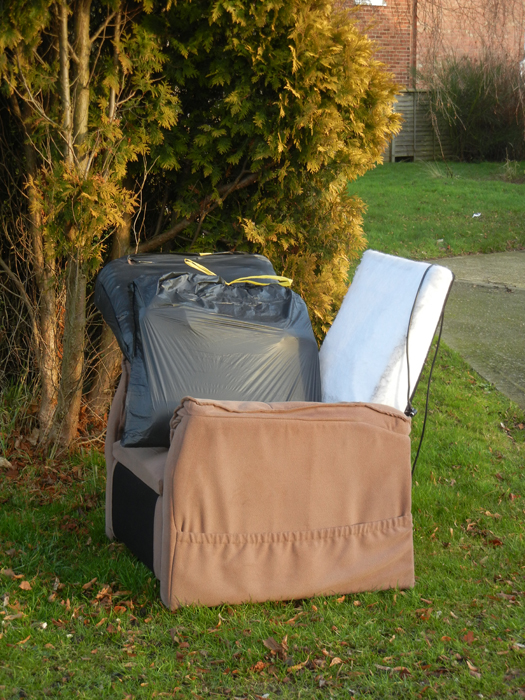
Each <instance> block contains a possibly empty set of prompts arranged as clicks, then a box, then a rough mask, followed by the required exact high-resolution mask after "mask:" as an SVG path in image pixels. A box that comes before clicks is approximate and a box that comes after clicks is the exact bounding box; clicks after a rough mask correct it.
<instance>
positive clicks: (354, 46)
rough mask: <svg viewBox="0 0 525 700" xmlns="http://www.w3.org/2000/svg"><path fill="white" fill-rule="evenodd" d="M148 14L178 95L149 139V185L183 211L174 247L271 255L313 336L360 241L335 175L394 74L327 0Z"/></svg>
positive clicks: (374, 134) (357, 157) (360, 163)
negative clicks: (152, 141)
mask: <svg viewBox="0 0 525 700" xmlns="http://www.w3.org/2000/svg"><path fill="white" fill-rule="evenodd" d="M150 26H151V27H152V28H154V29H155V31H158V32H164V36H165V37H166V41H165V43H166V44H168V43H169V47H167V48H166V52H168V53H169V56H170V58H169V61H168V63H167V64H166V75H167V77H168V79H169V80H170V82H171V83H172V84H176V85H177V86H178V93H177V94H178V97H179V99H180V101H181V114H180V117H179V128H177V129H175V130H171V131H170V132H169V133H167V134H166V137H165V139H164V141H163V144H162V146H161V147H160V149H158V151H155V155H156V156H157V155H158V158H159V160H158V163H159V164H160V165H162V166H163V167H164V168H166V169H167V170H169V172H166V173H165V174H164V175H163V177H162V181H160V179H157V180H155V179H152V180H151V181H150V186H151V190H150V192H149V193H148V195H147V197H148V198H149V200H150V201H151V204H152V206H153V207H154V205H155V202H154V201H152V200H155V199H156V200H157V201H162V200H163V196H162V193H163V191H165V189H166V188H168V190H169V197H168V201H169V204H170V209H171V212H172V220H173V219H175V220H177V219H179V220H180V219H184V218H186V219H190V220H191V225H190V226H189V227H188V228H187V229H185V231H184V235H181V234H179V236H178V238H176V239H175V240H174V242H173V244H172V249H175V250H176V249H187V248H188V246H190V247H193V248H194V249H196V250H202V251H209V250H213V249H217V248H219V249H235V248H237V249H239V248H241V249H242V248H244V249H246V248H251V249H254V250H257V251H259V252H262V253H264V254H266V255H268V256H269V257H270V259H271V260H272V262H273V263H274V264H275V266H276V267H277V268H278V269H279V271H280V272H282V273H283V274H287V275H290V276H293V277H294V278H295V284H296V289H297V290H298V291H300V292H301V293H302V294H303V295H304V296H305V298H306V300H307V303H308V305H309V308H310V310H311V313H312V318H313V321H314V323H315V325H316V330H317V331H318V333H319V334H320V335H322V333H323V331H324V330H326V328H327V325H328V324H329V322H330V320H331V318H332V315H333V312H334V309H336V308H337V306H338V303H339V301H340V299H341V296H342V294H343V291H344V289H345V285H346V270H347V268H348V261H349V260H350V259H352V258H353V257H355V256H356V254H358V252H359V251H360V250H361V249H362V248H363V246H364V242H363V240H362V235H361V212H362V207H361V203H360V202H359V201H358V200H357V199H355V198H354V199H351V198H348V197H347V195H346V185H347V183H348V181H349V180H354V179H355V178H356V177H358V176H359V175H362V174H363V173H364V172H365V171H366V170H368V169H370V168H372V167H373V166H374V163H376V162H377V161H378V160H379V159H380V155H381V152H382V150H383V148H384V144H385V139H386V138H387V137H388V136H389V135H390V134H392V133H393V132H395V131H396V129H397V128H398V118H397V116H395V115H394V114H393V113H392V101H393V98H394V92H395V85H394V83H393V82H392V80H391V78H390V77H389V76H388V75H387V74H386V73H385V72H384V71H383V70H382V67H381V65H380V64H379V63H378V62H377V61H376V60H375V59H374V57H373V52H372V46H371V44H370V42H369V41H368V39H366V38H365V37H364V36H363V35H361V34H360V33H359V32H358V31H357V29H356V28H355V27H354V25H353V23H352V21H351V19H350V16H349V15H348V14H347V13H345V12H341V11H338V10H336V9H334V7H333V5H332V2H331V1H330V0H321V1H315V2H313V1H312V0H293V1H286V2H285V1H284V0H279V1H274V0H258V1H257V2H255V1H252V2H246V0H233V1H229V2H222V1H219V2H210V1H209V0H197V1H195V2H191V3H180V4H177V5H175V6H173V7H172V8H171V10H170V11H169V12H168V13H167V25H163V24H162V22H161V20H159V19H158V17H155V18H153V17H152V18H151V19H150ZM153 211H154V209H153V210H152V212H153ZM192 216H193V219H192ZM155 223H156V221H153V220H151V223H150V226H149V231H150V232H151V231H152V229H154V228H155ZM171 225H172V223H171V222H170V223H166V225H165V229H169V228H170V226H171ZM188 233H189V234H190V235H189V236H188ZM146 243H147V241H146Z"/></svg>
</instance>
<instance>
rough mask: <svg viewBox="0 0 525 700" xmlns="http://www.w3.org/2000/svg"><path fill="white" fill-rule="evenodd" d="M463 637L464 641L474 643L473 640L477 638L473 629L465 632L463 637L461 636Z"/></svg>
mask: <svg viewBox="0 0 525 700" xmlns="http://www.w3.org/2000/svg"><path fill="white" fill-rule="evenodd" d="M461 639H462V640H463V641H464V642H466V643H467V644H472V642H474V641H475V639H474V632H472V631H470V630H469V631H468V632H467V634H464V635H463V637H461ZM467 663H468V662H467Z"/></svg>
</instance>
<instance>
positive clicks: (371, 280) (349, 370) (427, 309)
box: [319, 250, 454, 411]
mask: <svg viewBox="0 0 525 700" xmlns="http://www.w3.org/2000/svg"><path fill="white" fill-rule="evenodd" d="M453 280H454V275H453V274H452V272H451V271H450V270H448V269H447V268H445V267H442V266H440V265H431V264H430V263H426V262H414V261H412V260H406V259H404V258H399V257H395V256H393V255H386V254H384V253H378V252H376V251H372V250H368V251H366V252H365V253H364V255H363V258H362V261H361V263H360V265H359V267H358V269H357V271H356V273H355V276H354V280H353V282H352V284H351V285H350V288H349V290H348V292H347V294H346V296H345V298H344V300H343V303H342V305H341V308H340V310H339V313H338V314H337V316H336V318H335V320H334V322H333V324H332V327H331V328H330V330H329V331H328V333H327V335H326V338H325V340H324V342H323V344H322V346H321V350H320V354H319V360H320V370H321V387H322V400H323V402H326V403H337V402H341V401H359V402H370V403H379V404H385V405H387V406H392V407H394V408H397V409H398V410H400V411H405V410H406V408H407V405H408V403H409V401H410V399H411V398H412V396H413V394H414V392H415V389H416V386H417V382H418V380H419V377H420V375H421V372H422V370H423V366H424V363H425V360H426V357H427V355H428V352H429V349H430V346H431V343H432V339H433V337H434V333H435V331H436V328H437V325H438V323H439V320H440V317H441V314H442V312H443V308H444V306H445V303H446V300H447V296H448V293H449V291H450V288H451V285H452V282H453ZM409 329H410V330H409ZM407 343H408V345H407ZM407 355H408V361H407ZM409 367H410V369H409ZM409 374H410V376H409Z"/></svg>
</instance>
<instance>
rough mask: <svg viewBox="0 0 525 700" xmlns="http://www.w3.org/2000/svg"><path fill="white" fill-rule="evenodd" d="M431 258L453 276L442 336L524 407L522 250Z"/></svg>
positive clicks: (524, 276) (524, 283) (524, 280)
mask: <svg viewBox="0 0 525 700" xmlns="http://www.w3.org/2000/svg"><path fill="white" fill-rule="evenodd" d="M435 262H437V263H438V264H440V265H444V266H445V267H448V268H449V269H451V270H452V271H453V272H454V274H455V276H456V279H455V281H454V285H453V287H452V291H451V294H450V298H449V300H448V303H447V307H446V310H445V323H444V327H443V340H444V341H445V342H446V343H447V344H448V345H449V346H450V347H451V348H453V349H454V350H457V351H458V352H459V353H460V354H461V355H462V356H463V357H464V358H465V359H466V360H467V362H469V363H470V365H472V367H473V368H474V369H475V370H476V372H478V374H480V375H481V376H482V377H484V378H485V379H486V380H487V381H488V382H491V383H493V384H494V385H495V386H496V387H497V389H499V390H500V391H501V392H502V393H504V394H505V395H507V396H508V397H509V398H511V399H512V400H513V401H515V402H516V403H517V404H518V405H519V406H521V408H523V409H525V251H514V252H509V253H492V254H489V255H467V256H462V257H457V258H445V259H441V260H436V261H435Z"/></svg>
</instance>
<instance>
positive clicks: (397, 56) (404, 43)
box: [344, 0, 415, 88]
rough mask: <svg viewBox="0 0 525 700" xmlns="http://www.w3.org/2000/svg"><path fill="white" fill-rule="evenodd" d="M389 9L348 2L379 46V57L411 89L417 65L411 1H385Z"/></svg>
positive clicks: (360, 26) (361, 26)
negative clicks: (415, 61) (414, 66)
mask: <svg viewBox="0 0 525 700" xmlns="http://www.w3.org/2000/svg"><path fill="white" fill-rule="evenodd" d="M386 2H387V4H386V6H372V5H357V6H355V7H354V5H355V3H354V0H346V2H344V6H345V7H347V8H353V9H352V16H353V17H355V19H356V21H357V24H358V26H359V28H360V29H361V30H362V31H363V32H364V33H365V34H366V35H367V36H368V37H369V38H370V39H372V41H374V42H375V43H376V46H377V53H376V56H377V58H378V59H379V60H380V61H382V62H383V63H384V64H385V65H386V67H387V68H388V70H390V71H392V73H393V74H394V77H395V79H396V80H397V82H398V83H400V84H401V85H403V86H404V87H407V88H408V87H411V86H412V66H413V64H414V58H415V57H414V55H413V42H414V36H413V34H412V0H386Z"/></svg>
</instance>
